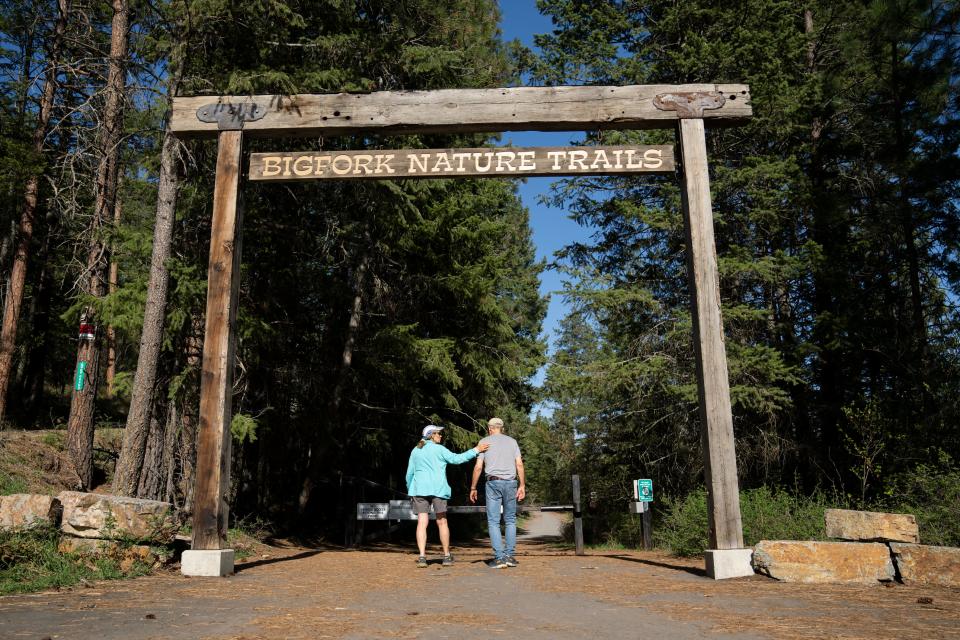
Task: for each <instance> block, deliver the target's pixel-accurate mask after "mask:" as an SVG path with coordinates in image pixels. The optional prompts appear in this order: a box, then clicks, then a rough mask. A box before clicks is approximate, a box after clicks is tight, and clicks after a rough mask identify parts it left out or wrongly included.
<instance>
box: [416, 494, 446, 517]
mask: <svg viewBox="0 0 960 640" xmlns="http://www.w3.org/2000/svg"><path fill="white" fill-rule="evenodd" d="M431 504H432V505H433V512H434V513H436V514H441V513H446V512H447V501H446V500H445V499H444V498H438V497H436V496H410V506H412V507H413V512H414V513H430V505H431Z"/></svg>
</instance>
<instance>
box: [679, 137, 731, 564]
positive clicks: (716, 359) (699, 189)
mask: <svg viewBox="0 0 960 640" xmlns="http://www.w3.org/2000/svg"><path fill="white" fill-rule="evenodd" d="M679 129H680V134H679V135H680V146H681V158H682V169H683V190H682V193H683V205H684V207H683V208H684V221H685V226H686V232H687V268H688V277H689V281H690V293H691V295H690V300H691V311H692V314H693V344H694V351H695V355H696V361H697V380H698V383H699V384H698V389H699V400H700V422H701V424H702V429H703V451H704V471H705V475H706V484H707V493H708V496H707V508H708V511H709V520H710V548H711V549H741V548H743V527H742V524H741V520H740V493H739V485H738V482H737V456H736V451H735V447H734V437H733V415H732V411H731V406H730V382H729V380H728V374H727V355H726V350H725V347H724V336H723V319H722V316H721V313H720V279H719V273H718V271H717V249H716V244H715V242H714V236H713V210H712V206H711V202H710V176H709V173H708V170H707V146H706V138H705V135H704V123H703V120H699V119H688V120H681V121H680V125H679Z"/></svg>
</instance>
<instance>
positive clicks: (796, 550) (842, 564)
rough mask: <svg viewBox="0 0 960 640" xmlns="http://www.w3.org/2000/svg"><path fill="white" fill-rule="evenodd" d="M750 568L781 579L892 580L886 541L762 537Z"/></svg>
mask: <svg viewBox="0 0 960 640" xmlns="http://www.w3.org/2000/svg"><path fill="white" fill-rule="evenodd" d="M753 568H754V569H755V570H756V571H757V572H759V573H763V574H766V575H768V576H770V577H771V578H776V579H777V580H782V581H784V582H805V583H851V584H877V583H878V582H888V581H891V580H893V578H894V572H893V562H892V561H891V560H890V550H889V549H888V548H887V545H885V544H879V543H875V542H862V543H860V542H810V541H804V542H795V541H792V540H763V541H761V542H760V543H759V544H757V546H756V547H754V550H753Z"/></svg>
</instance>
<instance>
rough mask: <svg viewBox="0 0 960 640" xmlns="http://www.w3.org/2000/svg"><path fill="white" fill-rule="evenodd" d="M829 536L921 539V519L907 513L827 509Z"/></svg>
mask: <svg viewBox="0 0 960 640" xmlns="http://www.w3.org/2000/svg"><path fill="white" fill-rule="evenodd" d="M823 519H824V521H825V523H826V525H827V537H828V538H840V539H841V540H856V541H860V542H913V543H917V542H920V529H919V528H918V527H917V519H916V518H915V517H914V516H912V515H909V514H905V513H876V512H873V511H851V510H849V509H827V510H825V511H824V512H823Z"/></svg>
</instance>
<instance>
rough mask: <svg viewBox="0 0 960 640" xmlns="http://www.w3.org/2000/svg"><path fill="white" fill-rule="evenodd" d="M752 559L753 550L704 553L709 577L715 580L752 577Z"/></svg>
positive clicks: (713, 550)
mask: <svg viewBox="0 0 960 640" xmlns="http://www.w3.org/2000/svg"><path fill="white" fill-rule="evenodd" d="M752 557H753V549H707V550H706V551H704V552H703V559H704V561H705V562H706V565H707V566H706V568H707V575H708V576H710V577H711V578H713V579H714V580H726V579H727V578H743V577H745V576H752V575H753V574H754V571H753V565H752V564H751V563H750V559H751V558H752Z"/></svg>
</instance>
